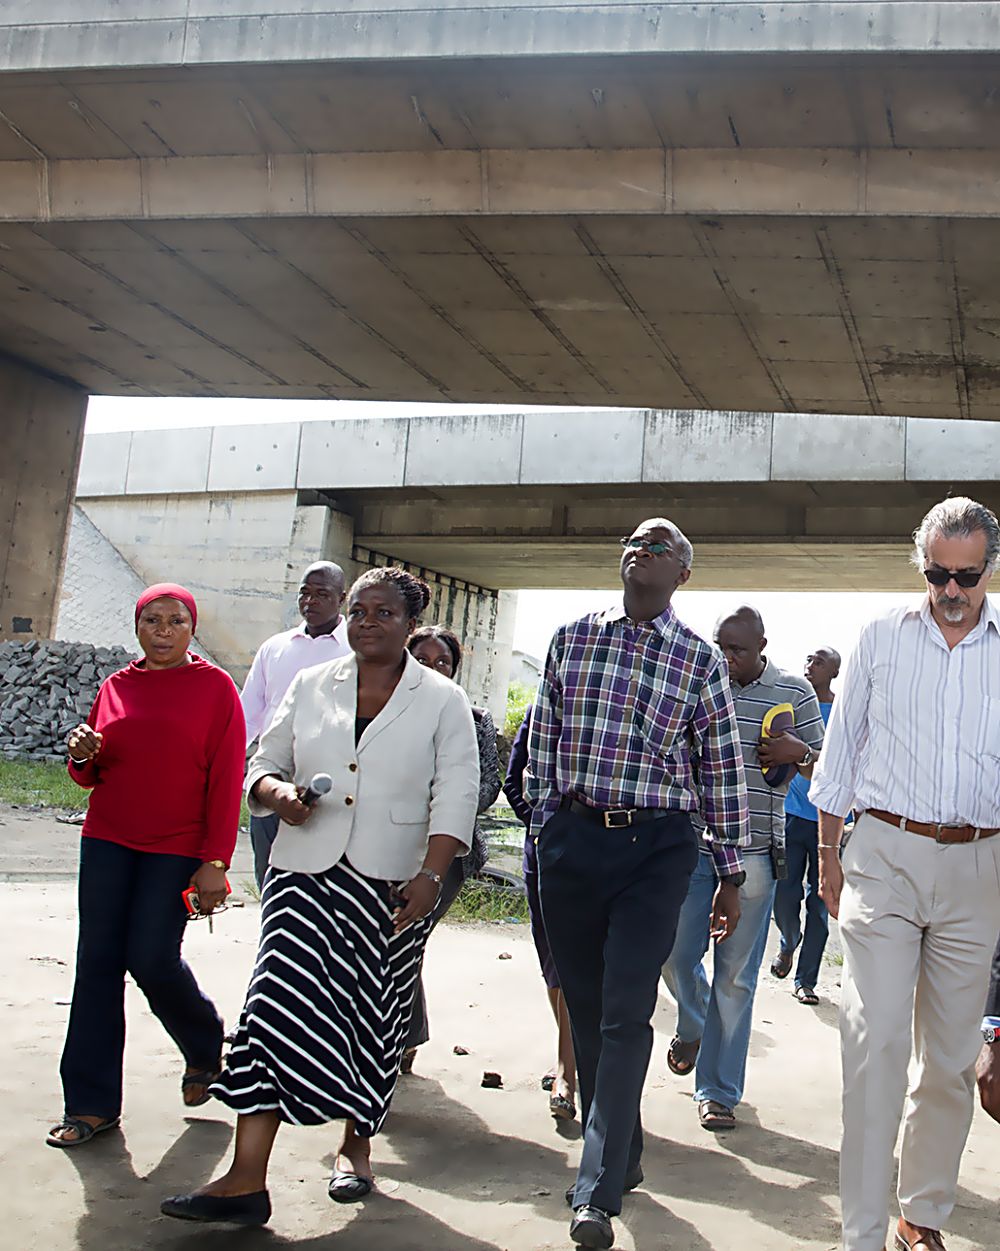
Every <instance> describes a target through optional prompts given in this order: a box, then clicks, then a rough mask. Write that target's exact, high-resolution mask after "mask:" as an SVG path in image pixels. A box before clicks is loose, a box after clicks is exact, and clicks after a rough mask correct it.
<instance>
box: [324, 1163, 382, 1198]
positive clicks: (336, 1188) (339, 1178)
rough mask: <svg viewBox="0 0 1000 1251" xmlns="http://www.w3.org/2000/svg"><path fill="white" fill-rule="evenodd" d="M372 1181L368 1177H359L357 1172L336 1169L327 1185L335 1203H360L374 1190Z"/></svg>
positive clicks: (328, 1192)
mask: <svg viewBox="0 0 1000 1251" xmlns="http://www.w3.org/2000/svg"><path fill="white" fill-rule="evenodd" d="M372 1184H373V1183H372V1181H371V1179H370V1178H368V1177H359V1176H358V1175H357V1173H345V1172H343V1170H341V1169H339V1168H338V1169H334V1170H333V1176H332V1177H331V1178H330V1185H329V1186H328V1187H327V1191H326V1192H327V1194H328V1195H329V1196H330V1198H331V1199H332V1200H333V1201H334V1203H359V1202H360V1201H361V1200H362V1199H364V1198H365V1197H366V1196H368V1195H370V1194H371V1192H372Z"/></svg>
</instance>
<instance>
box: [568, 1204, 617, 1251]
mask: <svg viewBox="0 0 1000 1251" xmlns="http://www.w3.org/2000/svg"><path fill="white" fill-rule="evenodd" d="M569 1236H570V1237H571V1238H572V1239H573V1241H574V1242H575V1243H576V1245H577V1246H578V1247H588V1248H591V1247H592V1248H595V1249H596V1251H607V1248H608V1247H613V1246H614V1245H615V1231H614V1229H613V1228H612V1225H611V1217H610V1216H608V1214H607V1212H605V1211H603V1210H602V1209H601V1208H577V1210H576V1211H575V1212H574V1213H573V1222H572V1224H571V1225H570V1227H569Z"/></svg>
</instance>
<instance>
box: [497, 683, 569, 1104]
mask: <svg viewBox="0 0 1000 1251" xmlns="http://www.w3.org/2000/svg"><path fill="white" fill-rule="evenodd" d="M530 721H531V709H530V708H529V709H528V710H527V711H526V712H525V714H524V720H523V721H522V722H521V727H520V729H519V730H518V732H517V734H516V736H515V738H514V743H513V746H512V747H511V749H510V763H509V764H508V767H507V779H506V781H505V782H504V784H503V792H504V794H505V795H506V796H507V799H508V802H509V803H510V806H511V807H512V808H513V809H514V813H515V815H516V816H517V817H519V818H520V820H521V821H522V822H523V823H524V827H525V829H526V831H527V833H526V835H525V839H524V863H523V866H522V868H523V871H524V887H525V890H526V891H527V895H528V911H529V913H530V915H531V937H532V938H533V939H534V940H535V951H536V952H537V953H538V963H539V965H540V966H541V970H542V977H543V979H544V981H545V986H546V989H547V990H548V992H549V1006H550V1007H551V1008H552V1015H553V1016H554V1017H555V1019H556V1026H557V1028H558V1030H559V1041H558V1045H557V1048H556V1064H555V1069H554V1070H553V1071H552V1072H550V1073H547V1074H546V1075H545V1077H543V1078H542V1088H543V1090H548V1091H550V1092H551V1093H550V1097H549V1111H550V1112H551V1113H552V1115H553V1116H554V1117H555V1118H556V1120H557V1121H571V1120H572V1119H573V1118H574V1117H575V1116H576V1057H575V1055H574V1054H573V1034H572V1031H571V1029H570V1023H569V1012H568V1010H567V1008H566V1000H565V999H564V998H563V993H562V991H561V990H560V988H559V974H558V973H557V972H556V966H555V961H554V960H553V959H552V952H551V951H550V950H549V942H548V939H547V938H546V936H545V922H544V921H543V920H542V905H541V902H540V900H539V897H538V860H537V856H536V851H535V840H534V839H533V838H532V837H531V805H530V804H529V803H528V801H527V800H526V799H525V797H524V772H525V769H526V767H527V765H528V733H529V724H530Z"/></svg>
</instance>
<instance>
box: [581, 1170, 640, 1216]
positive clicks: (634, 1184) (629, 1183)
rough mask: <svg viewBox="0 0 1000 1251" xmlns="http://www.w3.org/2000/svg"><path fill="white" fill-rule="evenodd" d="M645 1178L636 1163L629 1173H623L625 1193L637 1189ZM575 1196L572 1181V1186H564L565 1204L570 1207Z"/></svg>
mask: <svg viewBox="0 0 1000 1251" xmlns="http://www.w3.org/2000/svg"><path fill="white" fill-rule="evenodd" d="M645 1180H646V1179H645V1177H644V1175H643V1172H642V1165H641V1164H637V1165H636V1166H635V1168H634V1169H633V1170H632V1172H631V1173H626V1174H625V1193H626V1194H628V1193H629V1191H632V1190H637V1189H638V1188H639V1187H640V1186H641V1185H642V1183H643V1182H644V1181H645ZM575 1198H576V1182H574V1183H573V1185H572V1186H567V1187H566V1206H567V1207H569V1208H571V1207H572V1206H573V1200H574V1199H575Z"/></svg>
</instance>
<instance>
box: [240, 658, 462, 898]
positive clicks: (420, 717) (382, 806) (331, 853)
mask: <svg viewBox="0 0 1000 1251" xmlns="http://www.w3.org/2000/svg"><path fill="white" fill-rule="evenodd" d="M357 703H358V664H357V660H356V659H355V657H354V655H353V654H352V655H350V656H345V657H342V658H341V659H339V660H333V661H330V662H329V663H328V664H324V665H317V666H316V667H315V668H312V669H306V670H303V672H301V673H300V674H298V675H297V676H296V678H295V679H294V680H293V682H292V685H291V686H290V687H289V688H288V692H287V694H286V695H285V698H284V699H283V700H282V702H281V704H280V705H279V707H278V710H277V712H276V713H275V715H274V720H273V721H272V722H271V725H270V727H269V728H268V729H267V730H266V731H265V733H264V735H263V737H262V738H261V740H260V746H259V747H258V749H257V754H256V755H255V756H254V758H253V759H252V760H251V761H250V770H249V772H248V774H247V781H246V788H247V795H248V796H249V794H250V792H251V791H252V789H253V787H254V785H255V784H256V783H257V782H258V781H260V779H261V778H263V777H267V776H269V775H273V776H277V777H280V778H282V779H283V780H284V781H286V782H288V781H292V782H295V783H296V785H299V786H304V785H306V784H307V783H308V782H309V781H310V780H311V779H312V777H313V775H314V774H316V773H329V774H330V775H331V776H332V778H333V790H332V791H330V793H329V794H328V795H324V796H323V797H322V798H321V799H320V800H319V801H318V802H317V804H316V806H315V808H314V810H313V814H312V816H311V817H310V818H309V820H308V821H307V822H306V823H305V824H304V825H294V826H293V825H286V824H285V823H284V822H281V824H280V826H279V827H278V836H277V838H276V839H275V842H274V847H273V848H272V850H271V864H273V865H274V866H275V868H278V869H292V870H294V871H296V872H298V873H322V872H323V871H324V870H325V869H329V868H331V867H332V866H333V865H335V864H336V863H337V862H338V861H339V860H340V859H341V858H342V857H345V856H346V858H347V859H348V860H349V861H350V862H351V864H352V865H353V866H354V868H355V869H357V870H358V872H359V873H363V874H365V876H366V877H373V878H379V879H382V880H384V881H391V882H405V881H409V880H410V878H412V877H413V876H414V874H415V873H416V872H417V871H418V870H419V868H420V866H421V865H422V864H423V861H424V856H425V854H426V852H427V840H428V838H429V837H430V835H431V834H450V835H451V836H452V838H457V839H459V840H460V841H461V842H462V843H463V844H464V845H465V847H466V848H468V847H469V846H470V845H471V843H472V830H473V826H474V825H475V820H476V807H477V805H478V802H479V749H478V746H477V742H476V728H475V724H474V722H473V720H472V711H471V708H470V706H469V700H468V697H467V696H466V694H465V692H464V691H463V690H462V688H461V687H460V686H459V685H458V684H457V683H455V682H452V681H450V680H449V679H448V678H445V677H442V676H441V674H439V673H435V672H434V671H433V670H431V669H428V668H426V667H425V666H424V665H421V664H418V662H417V661H416V660H414V659H413V657H412V656H411V655H410V653H409V652H407V653H406V665H405V668H404V669H403V675H402V677H401V678H400V679H399V683H398V685H397V687H396V689H395V690H394V691H393V693H392V695H391V696H390V697H389V701H388V703H387V704H386V706H385V707H384V708H383V709H382V711H381V712H380V713H379V714H378V716H377V717H376V718H375V719H374V720H373V721H372V723H371V725H369V726H368V727H367V728H366V729H365V732H364V733H363V734H362V736H361V740H360V742H359V743H358V745H357V747H355V745H354V720H355V717H356V715H357ZM249 804H250V811H251V812H252V813H253V814H254V816H258V817H260V816H267V815H268V814H269V813H270V809H268V808H265V807H263V806H262V805H261V804H259V803H257V801H256V800H254V799H250V800H249Z"/></svg>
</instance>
